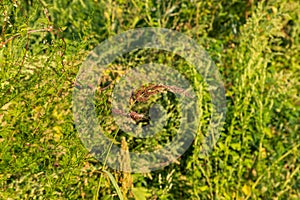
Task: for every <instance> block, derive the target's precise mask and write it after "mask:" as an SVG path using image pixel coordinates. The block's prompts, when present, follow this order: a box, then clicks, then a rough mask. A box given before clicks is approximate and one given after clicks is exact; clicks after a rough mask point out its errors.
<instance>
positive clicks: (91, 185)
mask: <svg viewBox="0 0 300 200" xmlns="http://www.w3.org/2000/svg"><path fill="white" fill-rule="evenodd" d="M141 27H163V28H168V29H172V30H176V31H179V32H181V33H183V34H185V35H187V36H189V37H190V38H192V39H194V40H195V41H197V42H198V44H199V45H201V46H202V47H203V48H204V49H205V50H206V51H207V52H208V53H209V55H210V56H211V58H212V59H213V60H214V62H215V64H216V66H217V67H218V69H219V71H220V74H221V75H222V77H223V81H224V85H225V88H226V101H227V102H226V104H227V115H226V120H225V125H224V127H223V130H222V132H221V136H220V138H219V140H218V142H217V144H216V146H215V147H214V148H213V150H212V151H211V152H210V153H209V154H208V155H207V156H199V155H200V151H201V149H200V148H199V147H200V146H201V144H200V141H201V137H202V134H203V133H205V131H206V130H207V127H208V122H207V119H208V118H209V116H210V112H211V108H210V106H209V103H205V102H210V97H209V95H208V93H207V90H206V89H205V83H203V81H202V79H201V77H199V76H197V75H196V74H194V73H193V71H192V70H190V69H188V68H186V65H185V62H184V61H183V60H181V59H179V58H176V56H174V55H172V54H168V53H167V52H165V54H162V53H161V52H160V53H159V55H158V53H157V51H155V50H148V51H137V52H133V53H129V54H127V55H125V56H124V57H122V58H120V59H119V60H116V61H115V62H114V63H112V64H111V71H108V72H107V73H106V75H105V76H104V77H102V80H101V84H100V85H99V91H100V92H99V93H97V95H96V96H95V106H96V108H97V113H98V116H99V119H100V124H102V125H104V126H105V127H107V130H106V134H107V136H108V137H111V138H113V137H115V135H114V134H116V133H117V136H116V137H115V139H116V142H115V143H116V144H118V145H120V146H121V144H122V147H123V148H125V149H126V148H130V149H135V150H139V149H141V148H144V149H147V148H152V147H153V146H157V145H160V144H159V143H158V141H160V142H162V141H164V142H167V141H168V139H166V138H170V137H171V136H172V134H175V133H176V132H174V130H173V129H172V127H176V123H177V122H176V120H174V121H171V122H169V123H168V125H167V126H168V127H167V128H166V130H169V131H165V132H164V133H163V134H162V135H161V136H158V138H155V139H152V140H151V139H147V140H142V139H134V138H132V137H128V136H126V135H125V134H124V133H121V132H119V130H118V128H117V127H115V125H114V124H113V122H112V119H111V118H110V117H109V115H110V114H111V111H110V106H111V105H110V102H111V99H110V96H111V94H112V91H113V86H112V85H110V84H111V83H114V80H116V79H117V78H118V77H119V76H120V75H122V74H124V73H126V70H127V69H128V68H130V67H135V66H136V65H141V64H144V63H147V62H148V61H149V60H151V59H152V60H154V61H155V62H158V63H159V62H160V63H165V64H170V65H175V67H176V66H177V67H178V69H180V70H181V71H183V72H186V74H187V76H188V77H190V78H191V79H192V80H193V79H194V78H195V77H196V79H197V80H198V84H196V86H195V87H196V88H198V92H200V93H201V94H202V95H201V99H200V101H201V102H203V104H202V106H201V110H202V111H201V115H202V116H201V121H200V128H199V131H198V132H199V134H197V136H196V138H195V140H194V142H193V145H192V146H191V147H190V148H189V150H188V151H187V152H186V153H185V154H184V155H183V156H182V157H181V158H179V159H178V160H177V161H176V162H174V163H173V164H171V165H169V166H167V167H165V168H163V169H160V170H158V171H154V172H151V173H145V174H130V173H129V174H128V173H127V174H126V173H121V172H118V171H115V170H112V169H110V168H108V167H107V166H105V165H104V164H103V163H100V162H98V161H97V160H96V159H95V158H94V157H93V155H92V154H90V153H89V152H88V150H87V149H86V148H85V147H84V146H83V144H82V143H81V140H80V138H79V137H78V133H77V131H76V127H75V126H74V119H73V113H72V94H73V89H74V88H75V87H76V84H75V79H76V75H77V72H78V70H79V68H80V66H81V64H82V62H83V61H84V59H85V58H86V56H87V55H88V53H89V52H90V51H91V50H93V49H94V48H95V47H96V46H97V45H98V44H99V43H100V42H102V41H104V40H105V39H107V38H108V37H111V36H114V35H117V34H119V33H122V32H124V31H127V30H130V29H134V28H141ZM160 55H163V56H160ZM299 79H300V2H299V1H297V0H265V1H258V0H248V1H239V0H232V1H229V0H220V1H215V0H206V1H194V0H181V1H179V0H168V1H163V0H146V1H143V0H107V1H101V0H93V1H92V0H87V1H83V0H55V1H50V0H3V1H0V199H122V198H123V199H138V200H142V199H153V200H154V199H274V200H275V199H295V200H296V199H300V170H299V169H300V157H299V155H300V134H299V126H300V97H299V94H300V80H299ZM101 88H105V89H104V90H101ZM155 98H158V97H157V96H156V97H155ZM172 98H173V97H172V95H171V94H168V98H164V99H163V100H162V101H163V102H168V101H171V100H172ZM199 98H200V97H199ZM170 99H171V100H170ZM139 106H141V105H138V106H137V108H136V109H144V108H143V107H139ZM174 113H175V114H174V115H176V116H178V113H177V112H176V110H175V111H174ZM104 116H105V117H104ZM106 116H107V117H106ZM168 128H169V129H168ZM124 138H126V139H125V140H126V141H127V142H124ZM122 141H123V142H122ZM139 144H142V145H140V146H139Z"/></svg>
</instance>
